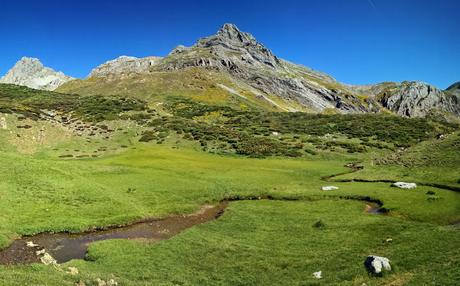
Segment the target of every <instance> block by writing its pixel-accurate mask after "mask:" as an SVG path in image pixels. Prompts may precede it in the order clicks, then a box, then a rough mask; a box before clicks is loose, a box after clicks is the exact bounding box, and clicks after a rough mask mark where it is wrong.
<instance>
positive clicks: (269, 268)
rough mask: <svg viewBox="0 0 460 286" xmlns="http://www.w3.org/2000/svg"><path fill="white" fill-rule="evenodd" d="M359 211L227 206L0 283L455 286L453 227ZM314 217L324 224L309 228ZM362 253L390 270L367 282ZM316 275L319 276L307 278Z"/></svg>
mask: <svg viewBox="0 0 460 286" xmlns="http://www.w3.org/2000/svg"><path fill="white" fill-rule="evenodd" d="M362 210H363V204H362V203H359V202H352V201H331V200H328V201H317V202H281V201H258V202H254V201H246V202H234V203H232V204H231V205H230V207H229V208H228V210H227V211H226V213H225V214H224V216H223V217H222V218H220V219H219V220H216V221H213V222H210V223H207V224H204V225H199V226H197V227H194V228H193V229H189V230H187V231H185V232H183V233H182V234H180V235H178V236H176V237H175V238H173V239H171V240H167V241H162V242H160V243H149V242H146V241H128V240H112V241H105V242H98V243H95V244H93V245H92V246H91V247H90V250H89V254H88V258H89V260H90V261H71V262H69V263H67V264H65V265H63V266H62V268H65V267H66V266H74V267H77V268H78V269H79V271H80V274H79V275H78V276H71V275H68V274H67V275H66V274H64V273H62V272H60V271H58V270H54V269H53V268H46V267H44V266H39V265H37V266H25V267H15V268H10V269H6V268H3V269H2V268H1V267H0V269H2V270H3V271H2V272H3V273H2V274H3V275H2V276H1V277H0V282H2V283H8V285H22V284H21V283H31V282H32V283H34V282H35V283H37V284H38V283H43V281H48V283H49V284H48V285H65V284H66V283H68V284H71V283H74V282H78V281H84V282H86V283H87V285H93V284H92V283H94V281H95V280H96V278H99V277H100V278H102V279H104V280H108V279H112V278H114V279H115V280H116V281H118V282H119V283H120V285H273V284H276V285H361V284H362V283H366V284H367V285H390V284H391V283H393V284H392V285H423V284H427V283H435V284H437V285H455V284H454V281H457V280H458V278H459V277H458V271H456V270H458V269H459V267H460V265H459V260H458V259H459V256H460V252H459V248H458V247H457V246H458V244H459V243H460V241H459V236H458V230H454V229H451V228H446V227H438V226H435V225H431V224H426V223H417V222H411V221H407V220H403V219H399V218H395V217H385V216H375V215H368V214H363V212H362ZM318 219H321V220H322V221H324V223H325V227H324V228H321V229H318V228H315V227H313V224H314V223H315V221H317V220H318ZM387 238H392V239H393V241H392V242H391V243H387V242H385V240H386V239H387ZM331 245H334V247H331ZM427 246H429V247H427ZM369 254H375V255H383V256H386V257H390V258H391V262H392V265H393V267H394V269H395V270H394V272H393V274H392V275H388V276H385V277H383V278H374V277H371V276H368V274H367V273H366V271H365V269H364V267H363V261H364V259H365V257H366V256H367V255H369ZM319 270H321V271H322V272H323V277H324V278H323V279H322V280H316V279H314V278H313V277H312V273H313V272H315V271H319ZM35 273H37V274H38V275H36V276H35V275H34V274H35ZM44 274H45V275H44ZM31 275H32V276H31ZM13 277H14V279H13ZM56 278H58V279H56ZM9 283H11V284H9ZM59 283H61V284H59Z"/></svg>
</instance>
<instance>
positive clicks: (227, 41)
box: [195, 23, 281, 68]
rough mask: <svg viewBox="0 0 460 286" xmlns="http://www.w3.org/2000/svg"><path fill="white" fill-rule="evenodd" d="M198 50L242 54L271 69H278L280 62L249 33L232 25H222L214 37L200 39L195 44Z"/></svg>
mask: <svg viewBox="0 0 460 286" xmlns="http://www.w3.org/2000/svg"><path fill="white" fill-rule="evenodd" d="M195 46H196V47H200V48H214V51H215V52H216V53H217V54H219V53H220V54H222V53H223V52H225V51H223V49H224V50H225V49H226V50H233V51H236V52H243V53H246V54H247V56H249V58H248V60H251V58H252V59H253V60H255V61H257V62H260V63H263V64H265V65H269V66H271V67H272V68H275V67H280V65H281V62H280V60H279V59H278V58H277V57H276V56H275V55H274V54H273V53H272V52H271V51H270V50H269V49H267V48H266V47H265V46H264V45H262V44H261V43H259V42H258V41H257V40H256V39H255V38H254V36H253V35H251V34H250V33H246V32H242V31H240V29H238V27H237V26H236V25H234V24H229V23H227V24H224V25H223V26H222V27H221V28H220V29H219V31H217V33H216V34H215V35H212V36H209V37H206V38H202V39H200V40H199V41H198V42H197V43H196V44H195Z"/></svg>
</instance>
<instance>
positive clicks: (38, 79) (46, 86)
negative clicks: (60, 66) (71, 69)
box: [0, 57, 74, 90]
mask: <svg viewBox="0 0 460 286" xmlns="http://www.w3.org/2000/svg"><path fill="white" fill-rule="evenodd" d="M73 79H74V78H72V77H69V76H66V75H64V74H63V73H62V72H56V71H54V70H53V69H51V68H48V67H44V66H43V64H42V63H41V62H40V60H38V59H36V58H28V57H23V58H22V59H21V60H19V61H18V62H17V63H16V64H15V65H14V66H13V68H11V69H10V70H9V71H8V73H7V74H6V75H5V76H3V77H2V78H0V83H11V84H16V85H24V86H27V87H30V88H35V89H43V90H55V89H56V88H58V87H59V86H61V85H62V84H64V83H66V82H68V81H70V80H73Z"/></svg>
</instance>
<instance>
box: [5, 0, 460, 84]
mask: <svg viewBox="0 0 460 286" xmlns="http://www.w3.org/2000/svg"><path fill="white" fill-rule="evenodd" d="M458 11H460V1H456V0H439V1H434V0H433V1H429V0H420V1H414V0H347V1H340V0H328V1H319V0H311V1H300V0H299V1H296V0H284V1H273V0H267V1H256V0H253V1H242V0H235V1H232V2H228V1H225V2H224V1H210V0H197V1H180V0H176V1H174V2H172V1H167V2H166V1H143V0H132V1H121V0H114V1H88V0H79V1H77V0H62V1H58V0H42V1H32V0H23V1H7V0H0V33H1V34H2V42H3V45H0V53H1V55H2V57H1V59H2V60H1V61H0V75H3V74H5V73H6V72H7V71H8V70H9V69H10V68H11V67H12V66H13V65H14V63H15V62H16V61H18V60H19V59H20V58H21V57H22V56H30V57H37V58H39V59H40V60H41V61H42V62H43V64H44V65H45V66H49V67H51V68H53V69H55V70H58V71H62V72H64V73H65V74H67V75H70V76H74V77H78V78H82V77H86V76H87V75H88V74H89V72H90V70H91V69H92V68H94V67H96V66H98V65H100V64H102V63H103V62H105V61H107V60H110V59H114V58H116V57H118V56H121V55H129V56H137V57H144V56H165V55H167V54H168V53H169V52H170V51H171V50H172V49H173V48H174V47H175V46H177V45H179V44H184V45H187V46H190V45H192V44H193V43H195V42H196V41H197V40H198V39H199V38H202V37H205V36H209V35H211V34H214V33H215V32H216V31H217V30H218V29H219V28H220V26H221V25H222V24H223V23H226V22H230V23H234V24H236V25H237V26H238V27H239V28H240V29H241V30H242V31H245V32H249V33H251V34H253V35H254V36H255V38H256V39H257V40H259V41H260V42H261V43H263V44H264V45H265V46H266V47H267V48H269V49H271V50H272V51H273V52H274V54H275V55H277V56H278V57H280V58H283V59H286V60H288V61H291V62H294V63H297V64H302V65H305V66H308V67H311V68H313V69H315V70H319V71H322V72H325V73H327V74H330V75H331V76H333V77H334V78H336V79H337V80H339V81H341V82H344V83H348V84H371V83H377V82H382V81H403V80H421V81H425V82H428V83H431V84H434V85H435V86H438V87H439V88H443V89H444V88H446V87H448V86H449V85H450V84H452V83H453V82H456V81H459V80H460V37H458V32H459V30H460V17H458V15H457V14H458Z"/></svg>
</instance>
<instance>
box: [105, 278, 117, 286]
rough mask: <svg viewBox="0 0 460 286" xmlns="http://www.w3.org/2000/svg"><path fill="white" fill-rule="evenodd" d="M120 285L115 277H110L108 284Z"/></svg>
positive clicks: (109, 285) (111, 285)
mask: <svg viewBox="0 0 460 286" xmlns="http://www.w3.org/2000/svg"><path fill="white" fill-rule="evenodd" d="M117 285H118V282H117V281H115V280H114V279H110V280H109V281H107V286H117Z"/></svg>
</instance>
